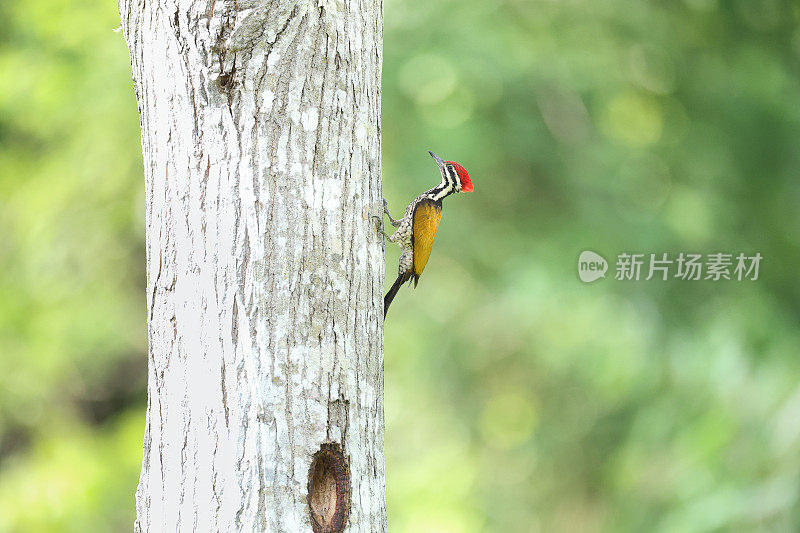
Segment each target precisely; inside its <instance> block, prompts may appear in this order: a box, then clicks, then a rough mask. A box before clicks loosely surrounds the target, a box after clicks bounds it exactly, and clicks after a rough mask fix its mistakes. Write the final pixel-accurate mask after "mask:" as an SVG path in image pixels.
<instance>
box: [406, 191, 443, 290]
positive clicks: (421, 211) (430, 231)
mask: <svg viewBox="0 0 800 533" xmlns="http://www.w3.org/2000/svg"><path fill="white" fill-rule="evenodd" d="M441 219H442V204H441V203H438V202H434V201H433V200H423V201H421V202H420V203H419V204H417V207H416V209H415V210H414V223H413V226H412V230H413V232H414V285H415V286H416V281H417V278H419V276H420V275H421V274H422V271H423V270H425V265H426V264H428V258H429V257H430V256H431V248H432V247H433V238H434V237H435V236H436V230H438V229H439V221H440V220H441Z"/></svg>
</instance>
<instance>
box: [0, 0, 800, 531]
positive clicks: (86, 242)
mask: <svg viewBox="0 0 800 533" xmlns="http://www.w3.org/2000/svg"><path fill="white" fill-rule="evenodd" d="M385 11H386V12H385V41H384V46H385V56H384V94H383V140H384V161H383V167H384V187H385V196H386V197H387V198H388V199H389V202H390V206H391V208H392V210H393V212H395V211H396V212H399V211H400V210H401V209H402V208H403V207H404V206H405V204H406V203H407V202H408V201H409V200H410V199H411V198H412V197H413V196H414V195H416V194H418V193H419V192H420V191H422V190H424V189H426V188H428V187H430V186H432V185H434V184H435V183H436V181H437V180H438V177H437V174H436V169H435V166H434V165H433V163H432V161H431V160H430V159H429V158H428V157H427V155H426V153H425V151H426V150H427V149H433V150H434V151H436V152H437V153H439V154H440V155H441V156H442V157H444V158H446V159H454V160H456V161H459V162H460V163H462V164H463V165H464V166H466V167H467V169H468V170H469V171H470V174H471V175H472V177H473V180H474V183H475V192H474V193H472V194H471V195H463V196H458V197H455V198H451V199H448V200H447V201H446V204H447V209H446V210H445V216H444V221H443V223H442V226H441V228H440V230H439V235H438V236H437V246H436V250H435V251H434V253H433V255H432V258H431V261H430V263H429V264H428V267H427V269H426V272H425V276H424V277H423V278H422V281H421V283H420V286H419V288H418V289H417V290H416V291H410V290H404V291H402V292H401V293H400V295H399V296H398V297H397V299H396V300H395V303H394V304H393V307H392V310H391V313H390V316H389V321H388V322H387V328H386V416H387V439H386V454H387V485H388V504H389V523H390V529H391V530H392V531H398V532H413V533H426V532H437V533H439V532H442V533H450V532H453V533H456V532H458V533H460V532H476V531H515V532H517V531H518V532H524V533H527V532H539V531H542V532H544V531H548V532H549V531H564V532H573V531H574V532H584V531H587V532H592V531H603V532H612V531H613V532H616V531H655V532H694V531H697V532H701V531H703V532H705V531H708V532H711V531H797V530H799V529H800V501H799V499H800V379H798V378H799V377H800V358H798V356H799V355H800V353H799V352H800V350H799V348H800V329H799V328H798V323H799V322H800V277H799V276H798V275H797V268H798V266H799V265H800V246H799V245H798V234H800V232H799V230H800V210H799V209H798V205H800V179H798V178H800V172H799V171H798V169H800V149H798V141H799V140H800V7H798V5H797V3H796V2H791V1H781V0H731V1H726V0H682V1H674V2H659V1H656V0H614V1H612V0H591V1H590V0H570V1H562V2H556V1H553V0H502V1H498V2H479V1H477V0H464V1H461V2H455V1H452V0H440V1H437V2H427V3H424V2H411V1H409V0H389V2H388V3H387V5H386V6H385ZM0 20H3V24H2V25H0V271H1V272H2V275H1V276H0V375H2V378H0V532H2V533H5V532H39V531H81V532H83V531H127V530H130V528H131V523H132V521H133V493H134V490H135V485H136V481H137V477H138V470H139V463H140V460H141V438H142V432H143V427H144V408H145V365H146V358H145V342H146V339H145V324H144V301H145V295H144V290H143V287H144V274H143V272H144V254H143V239H144V225H143V220H144V214H143V185H142V176H141V172H142V170H141V154H140V145H139V131H138V119H137V114H136V103H135V99H134V95H133V91H132V87H131V82H130V70H129V64H128V58H127V51H126V48H125V45H124V42H123V40H122V36H121V34H119V33H114V32H113V31H112V30H113V29H114V28H115V27H116V26H118V24H119V19H118V15H117V12H116V5H115V4H114V3H113V2H103V3H97V2H90V1H88V0H78V1H73V2H66V1H64V0H28V1H26V2H19V1H17V2H3V3H0ZM585 249H591V250H595V251H598V252H600V253H601V254H603V255H605V256H606V258H608V259H610V260H611V261H613V258H614V257H615V256H616V254H618V253H620V252H623V251H629V252H630V251H639V252H645V253H651V252H652V253H662V252H670V253H677V252H680V251H699V252H703V253H711V252H717V251H726V252H739V251H745V252H749V253H752V252H756V251H757V252H760V253H761V254H762V255H763V257H764V260H763V263H762V269H761V274H760V277H759V280H758V281H755V282H741V283H738V282H686V281H679V280H670V281H656V280H653V281H639V282H621V281H614V280H613V279H611V278H612V277H613V276H609V277H608V279H606V280H601V281H598V282H595V283H593V284H591V285H584V284H582V283H581V282H580V281H579V280H578V278H577V274H576V263H577V257H578V254H579V253H580V252H581V251H582V250H585ZM396 258H397V250H395V249H393V248H391V247H387V271H388V275H389V277H391V278H392V279H393V278H394V272H395V265H396ZM612 269H613V265H612Z"/></svg>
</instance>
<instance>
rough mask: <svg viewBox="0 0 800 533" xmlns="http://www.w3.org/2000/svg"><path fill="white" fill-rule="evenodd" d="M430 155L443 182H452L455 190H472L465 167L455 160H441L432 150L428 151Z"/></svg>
mask: <svg viewBox="0 0 800 533" xmlns="http://www.w3.org/2000/svg"><path fill="white" fill-rule="evenodd" d="M428 153H429V154H431V157H432V158H433V160H434V161H436V164H437V165H439V171H440V172H441V173H442V180H443V181H444V182H445V183H452V184H453V187H454V188H455V191H456V192H472V191H473V189H474V187H473V186H472V180H471V179H470V177H469V174H468V173H467V169H465V168H464V167H462V166H461V165H459V164H458V163H456V162H455V161H442V158H441V157H439V156H438V155H436V154H434V153H433V152H431V151H429V152H428Z"/></svg>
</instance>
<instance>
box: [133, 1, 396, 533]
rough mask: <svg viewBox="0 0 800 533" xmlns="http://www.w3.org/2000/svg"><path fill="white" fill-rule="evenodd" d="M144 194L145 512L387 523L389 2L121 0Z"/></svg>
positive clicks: (292, 527) (205, 526)
mask: <svg viewBox="0 0 800 533" xmlns="http://www.w3.org/2000/svg"><path fill="white" fill-rule="evenodd" d="M120 12H121V14H122V28H123V31H124V33H125V38H126V40H127V42H128V47H129V50H130V54H131V63H132V68H133V77H134V85H135V89H136V96H137V100H138V105H139V113H140V117H141V126H142V148H143V152H144V169H145V182H146V186H145V194H146V204H147V215H146V216H147V291H148V313H149V315H148V321H149V387H148V397H149V400H148V409H147V426H146V430H145V438H144V460H143V465H142V472H141V478H140V481H139V487H138V490H137V492H136V507H137V522H136V529H137V530H138V531H190V530H194V531H248V532H249V531H275V532H284V531H286V532H291V531H311V521H310V517H309V509H308V501H307V483H308V476H309V465H310V463H311V459H312V456H313V455H314V454H315V453H316V452H317V451H318V450H320V447H321V445H322V443H324V442H335V443H339V444H341V447H342V450H343V452H344V455H345V456H346V458H347V460H348V464H349V468H350V480H351V491H352V496H351V501H352V505H351V506H350V509H349V521H348V522H347V530H348V531H368V532H375V531H384V530H385V528H386V518H385V497H384V458H383V323H382V316H381V313H382V307H383V303H382V288H383V287H382V285H383V243H382V239H381V238H379V237H378V234H377V232H376V231H375V227H374V224H373V223H372V222H371V221H370V220H369V216H368V215H369V214H370V213H374V214H380V211H381V203H380V198H381V182H380V130H379V120H380V68H381V47H380V43H381V39H382V35H381V25H382V5H381V3H380V2H369V1H363V2H358V1H355V2H344V1H341V0H319V1H317V0H315V1H313V2H295V1H287V0H274V1H269V2H267V1H259V2H255V1H244V0H239V1H222V0H216V1H214V0H210V1H167V0H158V1H155V0H154V1H145V0H139V1H134V0H121V2H120Z"/></svg>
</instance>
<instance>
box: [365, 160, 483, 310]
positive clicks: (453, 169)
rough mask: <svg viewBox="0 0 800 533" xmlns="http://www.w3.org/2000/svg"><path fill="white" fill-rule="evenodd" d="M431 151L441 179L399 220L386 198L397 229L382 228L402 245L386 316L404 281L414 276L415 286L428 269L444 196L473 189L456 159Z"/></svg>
mask: <svg viewBox="0 0 800 533" xmlns="http://www.w3.org/2000/svg"><path fill="white" fill-rule="evenodd" d="M428 153H429V154H431V157H432V158H433V160H434V161H436V164H437V165H439V172H440V173H441V174H442V181H441V183H439V185H437V186H436V187H434V188H433V189H429V190H427V191H425V192H424V193H422V194H420V195H419V196H417V197H416V198H414V201H413V202H411V203H410V204H408V207H406V212H405V214H404V215H403V218H401V219H399V220H396V219H394V218H392V215H391V214H390V213H389V206H388V203H387V202H386V198H384V199H383V211H384V213H386V216H388V217H389V220H390V221H391V222H392V226H394V227H395V228H397V229H396V230H395V232H394V233H393V234H392V235H391V236H390V235H387V234H386V233H385V232H384V231H383V229H381V230H380V232H381V233H382V234H383V236H384V237H386V238H387V239H389V241H390V242H394V243H397V245H398V246H399V247H400V265H399V267H398V273H397V280H395V282H394V285H392V288H391V289H389V292H387V293H386V296H385V297H384V298H383V318H384V319H385V318H386V312H387V311H388V310H389V305H391V303H392V300H394V297H395V295H396V294H397V291H398V290H400V287H401V286H402V285H403V283H405V282H406V281H409V280H412V281H413V282H414V288H416V287H417V283H418V282H419V277H420V276H421V275H422V271H423V270H425V265H426V264H427V263H428V257H430V255H431V248H432V247H433V238H434V237H435V236H436V230H437V229H439V221H440V220H441V219H442V200H444V199H445V198H447V197H448V196H450V195H451V194H454V193H459V192H472V189H473V187H472V180H471V179H470V178H469V174H467V171H466V169H465V168H464V167H462V166H461V165H459V164H458V163H456V162H455V161H442V158H440V157H439V156H438V155H436V154H434V153H433V152H430V151H429V152H428ZM409 284H410V281H409Z"/></svg>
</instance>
